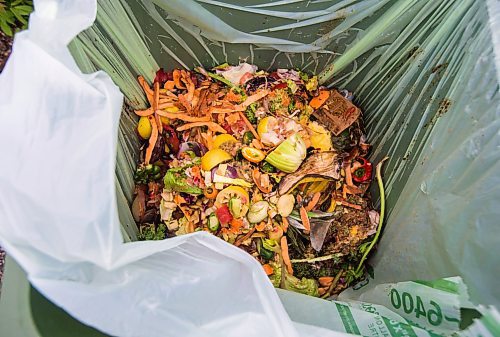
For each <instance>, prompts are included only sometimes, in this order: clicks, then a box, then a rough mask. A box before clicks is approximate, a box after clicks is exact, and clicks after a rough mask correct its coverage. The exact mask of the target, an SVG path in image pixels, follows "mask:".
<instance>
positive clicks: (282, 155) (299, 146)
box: [266, 134, 307, 173]
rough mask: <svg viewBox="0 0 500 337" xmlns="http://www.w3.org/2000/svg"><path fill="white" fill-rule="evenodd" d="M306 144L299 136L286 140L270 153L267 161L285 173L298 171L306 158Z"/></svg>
mask: <svg viewBox="0 0 500 337" xmlns="http://www.w3.org/2000/svg"><path fill="white" fill-rule="evenodd" d="M306 151H307V148H306V144H305V143H304V141H303V140H302V138H301V137H300V136H299V135H298V134H293V135H292V136H290V137H289V138H287V139H285V140H284V141H283V142H282V143H281V144H280V145H279V146H278V147H277V148H276V149H274V151H272V152H271V153H269V154H268V155H267V157H266V161H267V162H268V163H269V164H271V165H273V166H274V167H276V168H277V169H278V170H281V171H283V172H285V173H292V172H295V171H297V169H298V168H299V166H300V164H302V161H303V160H304V159H305V158H306Z"/></svg>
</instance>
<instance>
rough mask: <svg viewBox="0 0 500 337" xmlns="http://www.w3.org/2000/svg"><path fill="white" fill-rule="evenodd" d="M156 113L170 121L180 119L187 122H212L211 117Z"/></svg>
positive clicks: (178, 113)
mask: <svg viewBox="0 0 500 337" xmlns="http://www.w3.org/2000/svg"><path fill="white" fill-rule="evenodd" d="M156 113H157V114H158V115H160V116H163V117H167V118H170V119H180V120H182V121H185V122H210V117H193V116H190V115H188V114H185V113H180V112H166V111H162V110H157V111H156Z"/></svg>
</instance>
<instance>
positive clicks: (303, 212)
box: [300, 206, 311, 231]
mask: <svg viewBox="0 0 500 337" xmlns="http://www.w3.org/2000/svg"><path fill="white" fill-rule="evenodd" d="M300 219H301V220H302V225H304V227H305V229H306V231H310V230H311V222H310V221H309V217H308V216H307V211H306V209H305V208H304V206H302V207H300Z"/></svg>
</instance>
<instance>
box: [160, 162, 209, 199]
mask: <svg viewBox="0 0 500 337" xmlns="http://www.w3.org/2000/svg"><path fill="white" fill-rule="evenodd" d="M185 171H186V168H185V167H176V168H171V169H169V170H168V171H167V173H165V177H164V178H163V183H164V184H165V190H167V191H168V192H172V191H176V192H183V193H188V194H194V195H199V194H202V193H203V190H202V189H201V188H199V187H197V186H191V185H189V184H188V182H187V176H186V173H185Z"/></svg>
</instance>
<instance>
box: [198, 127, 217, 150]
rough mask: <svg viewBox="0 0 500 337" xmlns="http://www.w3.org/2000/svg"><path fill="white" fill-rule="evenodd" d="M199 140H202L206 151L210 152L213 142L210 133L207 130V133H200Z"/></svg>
mask: <svg viewBox="0 0 500 337" xmlns="http://www.w3.org/2000/svg"><path fill="white" fill-rule="evenodd" d="M201 138H203V140H204V143H205V146H206V147H207V149H209V150H212V149H213V147H214V140H213V138H212V131H210V130H208V131H207V132H202V133H201Z"/></svg>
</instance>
